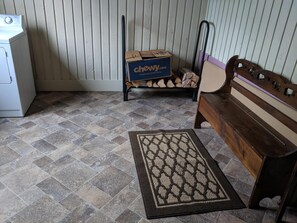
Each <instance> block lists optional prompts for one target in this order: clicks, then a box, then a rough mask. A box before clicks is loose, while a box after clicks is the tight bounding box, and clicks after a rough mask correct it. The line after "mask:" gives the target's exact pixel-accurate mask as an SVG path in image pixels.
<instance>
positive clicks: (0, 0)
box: [0, 0, 5, 14]
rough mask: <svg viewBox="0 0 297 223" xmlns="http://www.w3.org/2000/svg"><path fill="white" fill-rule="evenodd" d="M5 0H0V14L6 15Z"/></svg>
mask: <svg viewBox="0 0 297 223" xmlns="http://www.w3.org/2000/svg"><path fill="white" fill-rule="evenodd" d="M4 7H5V6H4V0H0V13H1V14H4V13H5V8H4Z"/></svg>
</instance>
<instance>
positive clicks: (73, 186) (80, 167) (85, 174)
mask: <svg viewBox="0 0 297 223" xmlns="http://www.w3.org/2000/svg"><path fill="white" fill-rule="evenodd" d="M95 173H96V172H95V171H94V170H92V169H91V168H90V167H88V166H86V165H84V164H82V163H80V162H77V161H76V162H73V163H71V164H70V165H68V166H67V167H65V168H64V169H62V170H60V171H59V172H57V173H56V174H55V175H54V176H55V178H57V179H58V180H59V181H60V182H61V183H62V184H63V185H65V186H66V187H67V188H69V189H70V190H72V191H74V190H77V189H78V188H80V187H81V186H82V185H83V184H84V182H85V181H87V180H89V179H90V178H91V177H93V176H94V175H95Z"/></svg>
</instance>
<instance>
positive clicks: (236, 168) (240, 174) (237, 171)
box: [223, 160, 255, 185]
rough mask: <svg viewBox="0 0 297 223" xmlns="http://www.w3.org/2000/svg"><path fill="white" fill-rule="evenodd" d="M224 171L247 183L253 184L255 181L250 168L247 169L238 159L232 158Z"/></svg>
mask: <svg viewBox="0 0 297 223" xmlns="http://www.w3.org/2000/svg"><path fill="white" fill-rule="evenodd" d="M223 171H224V173H225V174H226V175H228V176H231V177H233V178H236V179H241V181H242V182H244V183H246V184H249V185H253V184H254V182H255V180H254V178H253V177H252V175H251V174H250V173H249V172H248V170H246V169H245V168H244V167H243V165H242V164H241V163H240V162H239V161H237V160H231V161H230V162H229V163H228V165H227V166H226V167H225V168H224V170H223Z"/></svg>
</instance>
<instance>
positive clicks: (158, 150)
mask: <svg viewBox="0 0 297 223" xmlns="http://www.w3.org/2000/svg"><path fill="white" fill-rule="evenodd" d="M129 136H130V141H131V145H132V151H133V156H134V160H135V164H136V169H137V174H138V178H139V183H140V188H141V192H142V197H143V202H144V206H145V211H146V215H147V218H149V219H152V218H160V217H171V216H178V215H186V214H195V213H205V212H211V211H220V210H228V209H238V208H245V205H244V204H243V202H242V201H241V199H240V198H239V196H238V195H237V194H236V192H235V191H234V189H233V188H232V186H231V185H230V183H229V182H228V180H227V179H226V177H225V176H224V174H223V173H222V171H221V170H220V168H219V167H218V165H217V163H216V162H215V161H214V160H213V159H212V158H211V156H210V155H209V153H208V152H207V151H206V149H205V148H204V146H203V145H202V143H201V142H200V140H199V139H198V138H197V136H196V134H195V133H194V131H193V130H168V131H167V130H166V131H164V130H158V131H140V132H129Z"/></svg>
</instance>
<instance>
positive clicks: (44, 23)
mask: <svg viewBox="0 0 297 223" xmlns="http://www.w3.org/2000/svg"><path fill="white" fill-rule="evenodd" d="M212 4H213V5H214V2H213V3H212ZM206 9H207V0H197V1H196V0H85V1H80V0H63V1H54V0H0V12H1V13H6V14H9V13H11V14H16V13H17V14H23V15H24V16H25V21H26V24H27V27H28V37H29V43H30V50H31V56H32V64H33V69H34V74H35V79H36V83H37V89H38V90H121V79H122V58H121V37H122V35H121V15H126V22H127V49H128V50H133V49H135V50H149V49H157V48H159V49H167V50H169V51H171V52H173V54H174V59H173V68H174V69H178V67H180V66H190V65H191V63H192V58H193V53H194V46H195V42H196V38H197V33H198V27H199V20H202V19H204V16H205V14H206ZM208 9H210V8H209V7H208Z"/></svg>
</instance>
